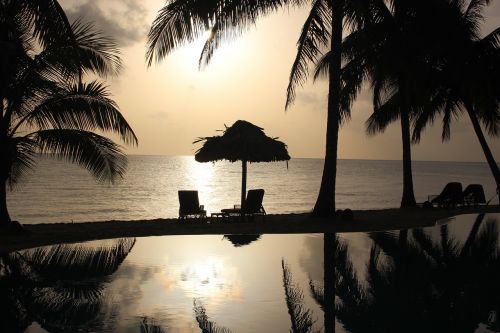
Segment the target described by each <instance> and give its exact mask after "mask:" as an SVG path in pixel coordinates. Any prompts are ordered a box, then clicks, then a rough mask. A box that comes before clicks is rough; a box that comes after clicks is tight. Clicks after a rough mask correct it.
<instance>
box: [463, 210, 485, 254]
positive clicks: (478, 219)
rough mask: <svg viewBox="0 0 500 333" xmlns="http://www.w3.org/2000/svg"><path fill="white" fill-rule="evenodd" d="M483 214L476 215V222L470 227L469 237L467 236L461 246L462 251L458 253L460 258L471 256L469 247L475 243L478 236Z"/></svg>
mask: <svg viewBox="0 0 500 333" xmlns="http://www.w3.org/2000/svg"><path fill="white" fill-rule="evenodd" d="M484 216H485V214H484V213H483V214H478V215H477V217H476V221H474V224H473V225H472V229H471V231H470V232H469V236H467V240H466V241H465V243H464V245H463V246H462V250H461V252H460V257H466V256H470V255H471V253H470V252H471V247H472V246H473V244H474V242H475V241H476V237H477V236H478V233H479V230H480V228H481V225H482V224H483V221H484Z"/></svg>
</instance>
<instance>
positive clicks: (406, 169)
mask: <svg viewBox="0 0 500 333" xmlns="http://www.w3.org/2000/svg"><path fill="white" fill-rule="evenodd" d="M400 87H401V86H400ZM403 99H404V97H403ZM404 104H405V103H404V102H403V101H402V102H401V135H402V139H403V198H402V199H401V207H402V208H403V207H415V206H416V205H417V202H416V201H415V194H414V193H413V176H412V171H411V139H410V119H409V116H408V111H407V110H408V108H407V107H406V106H405V105H404Z"/></svg>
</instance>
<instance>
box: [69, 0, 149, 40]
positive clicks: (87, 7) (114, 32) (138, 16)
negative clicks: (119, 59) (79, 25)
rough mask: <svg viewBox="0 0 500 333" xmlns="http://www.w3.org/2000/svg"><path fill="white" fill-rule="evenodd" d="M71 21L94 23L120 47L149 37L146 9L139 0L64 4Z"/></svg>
mask: <svg viewBox="0 0 500 333" xmlns="http://www.w3.org/2000/svg"><path fill="white" fill-rule="evenodd" d="M61 3H62V6H63V7H64V8H65V11H66V14H67V15H68V18H69V20H70V21H74V20H77V19H82V20H83V21H84V22H92V23H94V25H95V27H96V28H97V29H98V30H100V31H102V32H103V33H104V34H105V35H107V36H110V37H112V38H114V39H115V41H116V42H117V43H118V46H120V47H124V46H130V45H132V44H134V43H137V42H139V41H142V40H144V39H145V38H146V35H147V31H148V23H149V22H147V20H146V14H147V11H146V9H145V8H144V7H143V6H142V5H141V4H140V1H134V0H123V1H118V0H108V1H91V0H86V1H73V0H64V1H61Z"/></svg>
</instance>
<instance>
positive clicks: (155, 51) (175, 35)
mask: <svg viewBox="0 0 500 333" xmlns="http://www.w3.org/2000/svg"><path fill="white" fill-rule="evenodd" d="M305 2H306V1H304V0H288V1H287V0H243V1H234V0H231V1H223V0H174V1H169V2H168V3H167V4H166V5H165V6H164V7H163V8H162V9H160V11H159V12H158V15H157V16H156V18H155V20H154V21H153V24H152V25H151V29H150V30H149V33H148V43H147V51H146V61H147V63H148V66H151V64H152V63H153V61H156V62H159V61H160V60H162V59H163V58H164V57H165V56H166V55H168V54H169V53H170V52H172V51H173V50H174V49H175V48H177V47H179V46H181V45H183V44H185V43H189V42H193V41H195V40H196V39H197V38H199V37H201V36H202V35H203V34H204V33H205V31H207V30H209V29H211V28H212V27H214V26H215V25H217V36H218V37H217V39H216V40H214V42H215V41H217V44H213V45H212V46H217V45H220V41H223V40H224V41H226V40H230V39H232V38H234V37H235V36H238V35H240V34H241V33H242V32H243V31H245V30H247V29H248V28H249V27H251V26H252V25H253V24H254V23H255V21H256V20H257V18H258V17H259V16H265V15H267V14H269V13H272V12H274V11H276V10H278V9H279V8H283V7H285V6H297V5H302V4H303V3H305ZM202 57H203V56H202Z"/></svg>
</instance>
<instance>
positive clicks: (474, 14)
mask: <svg viewBox="0 0 500 333" xmlns="http://www.w3.org/2000/svg"><path fill="white" fill-rule="evenodd" d="M445 3H446V5H447V11H446V14H448V15H446V16H443V17H442V20H443V21H444V22H446V24H442V26H441V27H440V29H436V31H437V33H436V34H435V38H436V39H437V40H438V42H439V44H440V49H439V50H438V52H436V54H435V55H434V60H433V61H434V63H435V64H434V66H433V71H432V80H429V83H432V84H431V85H430V86H429V87H428V89H427V94H428V98H427V99H426V100H428V101H429V102H428V103H426V104H425V105H424V106H423V107H422V110H421V112H420V113H419V117H418V119H417V120H416V125H415V130H414V134H413V140H414V142H418V141H419V140H420V137H421V133H422V132H423V130H424V129H425V127H426V126H427V125H428V124H431V123H433V122H434V120H435V118H436V116H437V115H442V116H443V131H442V139H443V141H445V140H448V139H449V138H450V125H451V121H452V120H453V118H457V117H459V115H460V114H461V113H463V112H464V111H465V112H466V113H467V115H468V116H469V119H470V121H471V123H472V126H473V128H474V132H475V133H476V136H477V138H478V140H479V143H480V145H481V148H482V149H483V152H484V155H485V157H486V160H487V162H488V165H489V167H490V169H491V172H492V174H493V177H494V179H495V182H496V186H497V190H498V189H500V169H499V168H498V164H497V163H496V161H495V159H494V157H493V154H492V153H491V149H490V148H489V146H488V143H487V141H486V138H485V136H484V134H483V131H482V129H481V124H480V122H482V123H483V125H484V127H485V128H486V130H487V131H488V133H489V134H490V135H492V136H498V135H499V134H500V91H499V89H498V87H499V86H500V79H499V77H500V65H499V64H500V27H499V28H497V29H495V30H494V31H492V32H491V33H490V34H488V35H486V36H484V37H481V31H480V27H481V22H482V21H483V20H484V14H483V9H484V7H485V6H486V5H488V4H489V3H490V1H489V0H480V1H470V2H469V4H468V5H466V3H465V2H460V1H449V2H448V1H446V2H445Z"/></svg>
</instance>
